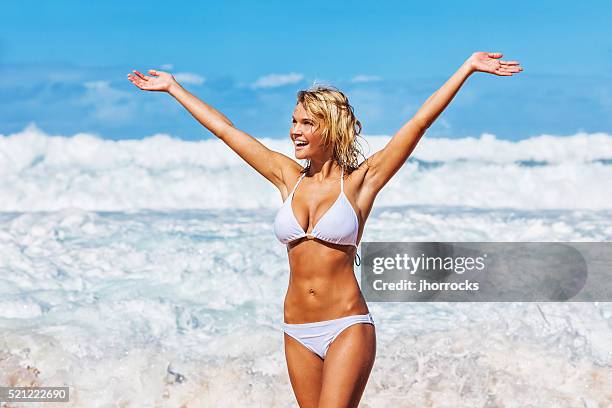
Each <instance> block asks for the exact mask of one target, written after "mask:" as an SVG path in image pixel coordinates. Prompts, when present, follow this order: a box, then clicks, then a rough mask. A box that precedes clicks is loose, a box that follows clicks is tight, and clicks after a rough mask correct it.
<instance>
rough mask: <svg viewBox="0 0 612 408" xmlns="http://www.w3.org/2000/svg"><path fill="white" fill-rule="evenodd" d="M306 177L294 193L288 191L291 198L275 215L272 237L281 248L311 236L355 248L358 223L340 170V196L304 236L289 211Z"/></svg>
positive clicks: (294, 188) (293, 215) (298, 182)
mask: <svg viewBox="0 0 612 408" xmlns="http://www.w3.org/2000/svg"><path fill="white" fill-rule="evenodd" d="M305 175H306V173H304V174H302V177H300V179H299V180H298V181H297V183H295V186H294V187H293V191H291V194H289V197H287V199H286V200H285V202H284V203H283V205H282V206H281V208H280V209H279V210H278V213H277V214H276V218H275V219H274V234H275V235H276V238H278V240H279V241H280V242H282V243H283V244H288V243H289V242H291V241H294V240H296V239H299V238H303V237H306V236H311V237H314V238H317V239H320V240H322V241H326V242H331V243H333V244H341V245H353V246H355V247H357V235H358V233H359V219H358V218H357V214H356V213H355V210H354V209H353V206H352V205H351V203H350V202H349V200H348V198H347V197H346V195H345V194H344V169H342V176H340V195H339V196H338V198H337V199H336V201H335V202H334V203H333V204H332V206H331V207H330V208H329V209H328V210H327V211H326V212H325V214H323V216H322V217H321V218H320V219H319V221H318V222H317V224H316V225H315V226H314V228H313V229H312V232H311V233H310V234H307V233H306V231H304V230H303V229H302V226H301V225H300V224H299V223H298V221H297V218H295V214H294V213H293V209H292V208H291V203H292V202H293V196H294V194H295V190H296V189H297V186H298V184H300V181H302V179H303V178H304V176H305Z"/></svg>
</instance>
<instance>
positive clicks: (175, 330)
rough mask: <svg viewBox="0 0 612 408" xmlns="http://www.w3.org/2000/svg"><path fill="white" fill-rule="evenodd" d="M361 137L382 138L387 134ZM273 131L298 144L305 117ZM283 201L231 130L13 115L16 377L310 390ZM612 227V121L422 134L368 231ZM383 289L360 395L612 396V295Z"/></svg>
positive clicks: (287, 147) (601, 236)
mask: <svg viewBox="0 0 612 408" xmlns="http://www.w3.org/2000/svg"><path fill="white" fill-rule="evenodd" d="M365 139H366V140H367V144H364V147H365V151H366V153H368V154H371V153H373V152H375V151H376V150H378V149H380V148H381V147H382V146H384V144H385V143H386V142H387V141H388V140H389V137H388V136H376V135H372V136H366V137H365ZM260 140H261V141H262V142H263V143H264V144H266V145H267V146H268V147H270V148H272V149H274V150H277V151H280V152H283V153H285V154H287V155H288V156H290V157H293V156H292V146H291V144H290V143H289V140H288V139H287V140H279V139H267V138H261V139H260ZM368 147H369V148H368ZM280 205H281V196H280V193H279V192H278V191H277V190H276V189H275V187H274V186H273V185H272V184H270V183H269V182H268V181H267V180H265V179H264V178H263V177H262V176H261V175H259V174H258V173H257V172H256V171H255V170H254V169H252V168H251V167H249V166H248V165H247V164H246V163H244V162H243V161H242V159H240V158H239V157H238V156H237V155H236V154H235V153H234V152H233V151H231V150H230V149H229V148H228V147H227V146H225V145H224V144H223V143H222V142H220V141H218V140H216V139H207V140H202V141H198V142H192V141H182V140H179V139H174V138H172V137H171V136H170V135H165V134H159V135H154V136H151V137H149V138H145V139H141V140H123V141H111V140H104V139H101V138H98V137H96V136H94V135H89V134H86V133H82V134H78V135H74V136H70V137H67V136H56V135H49V134H46V133H45V132H44V131H42V130H40V129H38V128H36V127H29V128H27V129H25V130H24V131H23V132H20V133H18V134H13V135H0V384H1V385H13V386H17V385H21V386H25V385H39V386H69V387H70V402H68V403H57V404H54V403H45V404H43V405H44V406H45V407H47V406H48V407H53V406H58V407H60V406H61V407H158V406H159V407H219V406H235V407H297V403H296V401H295V397H294V395H293V391H292V389H291V385H290V383H289V377H288V374H287V368H286V364H285V359H284V352H283V350H284V349H283V333H282V330H281V322H282V319H283V309H282V307H283V300H284V295H285V291H286V289H287V285H288V279H289V270H288V267H289V265H288V260H287V254H286V249H285V247H284V245H282V244H280V243H279V242H278V241H276V239H275V237H274V234H273V228H272V222H273V220H274V216H275V212H276V210H277V209H278V208H279V207H280ZM611 240H612V136H610V135H607V134H604V133H594V134H586V133H578V134H575V135H540V136H537V137H532V138H529V139H523V140H520V141H507V140H500V139H497V138H496V137H495V136H494V135H491V134H483V135H481V136H480V137H475V138H461V139H433V138H427V135H425V136H424V138H423V140H422V141H421V142H420V143H419V145H418V146H417V148H416V150H415V151H414V153H413V155H412V157H411V158H410V159H409V160H408V161H407V162H406V163H405V165H404V166H403V167H402V168H401V169H400V171H399V172H398V173H397V174H396V175H395V176H394V178H393V179H392V180H391V181H390V182H389V183H388V185H387V186H385V188H384V189H383V190H382V191H381V193H380V194H379V195H378V197H377V199H376V202H375V204H374V209H373V210H372V213H371V214H370V217H369V219H368V221H367V223H366V226H365V231H364V234H363V237H362V241H417V242H433V241H487V242H488V241H490V242H501V241H520V242H531V241H580V242H601V241H611ZM355 273H356V276H357V277H358V278H359V273H360V269H359V267H356V269H355ZM358 280H359V279H358ZM369 308H370V311H371V313H372V316H373V318H374V320H375V322H376V327H377V357H376V362H375V364H374V368H373V370H372V374H371V376H370V380H369V382H368V385H367V387H366V390H365V393H364V395H363V398H362V400H361V405H360V406H362V407H386V406H394V407H436V408H439V407H449V408H450V407H453V408H458V407H482V408H493V407H508V408H509V407H521V408H524V407H538V408H544V407H580V408H584V407H586V408H595V407H601V408H603V407H608V406H612V391H611V390H612V304H611V303H609V302H582V303H578V302H575V303H572V302H564V303H552V302H534V303H519V302H515V303H512V302H486V303H485V302H480V303H451V302H437V303H376V302H372V303H369ZM0 406H3V405H2V404H0ZM6 406H7V407H8V406H9V405H6ZM10 406H14V407H21V406H23V407H26V406H34V405H32V404H31V403H23V404H22V405H19V404H13V405H10ZM41 406H42V405H41Z"/></svg>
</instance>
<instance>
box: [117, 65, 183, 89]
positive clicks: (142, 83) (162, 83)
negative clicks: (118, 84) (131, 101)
mask: <svg viewBox="0 0 612 408" xmlns="http://www.w3.org/2000/svg"><path fill="white" fill-rule="evenodd" d="M133 72H134V73H133V74H128V75H127V78H128V80H129V81H130V82H131V83H133V84H134V85H136V86H137V87H138V88H140V89H142V90H143V91H162V92H168V90H169V89H170V87H171V86H172V85H174V84H176V83H177V82H176V80H175V79H174V77H173V76H172V74H169V73H167V72H163V71H156V70H154V69H150V70H149V74H150V75H151V76H146V75H143V74H142V73H140V72H138V71H133Z"/></svg>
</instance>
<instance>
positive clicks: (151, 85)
mask: <svg viewBox="0 0 612 408" xmlns="http://www.w3.org/2000/svg"><path fill="white" fill-rule="evenodd" d="M501 57H502V54H500V53H487V52H476V53H474V54H472V55H471V56H470V58H468V59H467V60H466V61H465V62H464V63H463V65H461V67H460V68H459V70H458V71H457V72H456V73H455V74H454V75H453V76H452V77H451V78H450V79H449V80H448V81H447V82H446V83H445V84H444V85H443V86H442V87H441V88H440V89H439V90H437V91H436V92H435V93H434V94H432V95H431V96H430V97H429V99H427V101H426V102H425V103H424V104H423V106H422V107H421V108H420V109H419V110H418V112H417V113H416V114H415V115H414V117H413V118H412V119H410V120H409V121H408V122H407V123H406V124H405V125H404V126H403V127H402V128H401V129H400V130H399V131H398V132H397V133H396V134H395V135H394V136H393V138H392V139H391V140H390V141H389V143H388V144H387V145H386V146H385V147H384V148H383V149H382V150H380V151H378V152H376V153H375V154H373V155H372V156H370V157H369V158H367V159H366V160H364V161H363V162H361V164H359V163H358V162H357V158H358V157H357V156H358V154H360V152H359V149H358V148H357V142H356V137H357V136H358V135H359V133H360V131H361V124H360V122H359V121H358V120H357V119H356V118H355V116H354V114H353V108H352V107H351V105H350V104H349V102H348V99H347V98H346V96H345V95H344V94H343V93H342V92H340V91H338V90H336V89H334V88H331V87H316V88H314V89H310V90H307V91H300V92H299V93H298V101H297V104H296V107H295V110H294V112H293V125H292V127H291V130H290V137H291V140H292V141H293V143H294V148H295V157H296V158H297V159H306V160H308V162H307V163H308V164H307V166H306V167H302V166H301V165H300V164H298V163H297V162H296V161H294V160H293V159H291V158H289V157H287V156H285V155H283V154H281V153H278V152H275V151H272V150H270V149H268V148H266V147H265V146H264V145H263V144H261V143H260V142H259V141H258V140H257V139H255V138H253V137H251V136H250V135H248V134H246V133H244V132H243V131H241V130H239V129H237V128H235V127H234V126H233V124H232V122H231V121H230V120H229V119H227V118H226V117H225V116H224V115H223V114H221V113H220V112H219V111H217V110H216V109H214V108H213V107H211V106H210V105H208V104H206V103H204V102H202V101H201V100H199V99H198V98H196V97H195V96H193V95H192V94H191V93H189V92H188V91H187V90H185V89H184V88H183V87H181V86H180V85H179V84H178V83H177V82H176V81H175V80H174V78H173V77H172V75H170V74H168V73H165V72H161V71H155V70H150V71H149V73H150V75H151V76H146V75H143V74H141V73H140V72H138V71H133V72H134V74H128V79H129V80H130V81H131V82H132V83H133V84H134V85H136V86H137V87H139V88H140V89H142V90H147V91H164V92H168V93H169V94H170V95H172V96H173V97H174V98H176V99H177V100H178V101H179V102H180V103H181V104H182V105H183V106H184V107H185V108H186V109H187V110H188V111H189V112H190V113H191V114H192V115H193V116H194V117H195V118H196V119H197V120H198V121H199V122H200V123H201V124H202V125H204V126H205V127H206V128H207V129H209V130H210V131H211V132H212V133H213V134H215V135H216V136H217V137H218V138H219V139H221V140H222V141H224V142H225V143H226V144H227V145H228V146H229V147H230V148H231V149H232V150H234V151H235V152H236V153H238V155H240V157H242V158H243V159H244V160H245V161H246V162H247V163H248V164H249V165H251V166H252V167H253V168H255V170H257V171H258V172H259V173H261V174H262V175H263V176H264V177H265V178H266V179H268V180H269V181H271V182H272V183H273V184H274V185H275V186H276V187H277V188H278V189H279V191H280V193H281V196H282V198H283V201H284V203H283V205H282V207H281V208H280V210H279V212H278V214H277V216H276V219H275V222H274V232H275V234H276V236H277V238H278V239H279V240H280V241H281V242H283V243H285V244H286V245H287V253H288V257H289V266H290V279H289V288H288V290H287V295H286V297H285V305H284V322H283V329H284V332H285V334H284V340H285V356H286V359H287V367H288V372H289V378H290V381H291V385H292V387H293V390H294V392H295V396H296V398H297V401H298V403H299V405H300V407H323V406H325V407H328V406H333V407H340V406H341V407H345V406H350V407H353V406H357V405H358V403H359V400H360V399H361V396H362V394H363V391H364V389H365V386H366V382H367V380H368V377H369V375H370V371H371V369H372V366H373V364H374V357H375V354H376V333H375V326H374V320H373V319H372V316H371V314H370V312H369V310H368V306H367V305H366V302H365V300H364V298H363V296H362V294H361V291H360V289H359V286H358V283H357V281H356V279H355V275H354V271H353V260H354V257H355V255H356V248H357V244H358V242H359V240H360V238H361V235H362V233H363V227H364V225H365V222H366V220H367V218H368V215H369V213H370V210H371V209H372V204H373V203H374V199H375V197H376V195H377V194H378V192H379V191H380V190H381V189H382V188H383V186H384V185H385V184H386V183H387V182H388V181H389V179H390V178H391V177H392V176H393V175H394V174H395V173H396V172H397V171H398V170H399V168H400V167H401V166H402V165H403V163H404V162H405V161H406V159H407V158H408V156H410V153H411V152H412V151H413V150H414V148H415V146H416V144H417V143H418V141H419V140H420V138H421V136H423V134H424V133H425V131H426V130H427V128H429V126H431V124H432V123H433V122H434V121H435V119H436V118H437V117H438V116H439V115H440V113H442V111H443V110H444V109H445V108H446V106H447V105H448V104H449V102H450V101H451V100H452V98H453V97H454V96H455V94H456V93H457V91H458V90H459V88H460V87H461V85H462V84H463V82H464V81H465V80H466V79H467V78H468V77H469V76H470V75H471V74H472V73H474V72H486V73H491V74H495V75H499V76H512V75H513V74H514V73H517V72H519V71H522V68H521V67H520V66H519V63H518V62H517V61H502V60H500V58H501Z"/></svg>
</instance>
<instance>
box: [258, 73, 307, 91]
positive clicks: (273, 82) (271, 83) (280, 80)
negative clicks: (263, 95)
mask: <svg viewBox="0 0 612 408" xmlns="http://www.w3.org/2000/svg"><path fill="white" fill-rule="evenodd" d="M302 79H304V75H302V74H297V73H295V72H291V73H289V74H270V75H265V76H262V77H260V78H258V79H257V81H255V82H254V83H253V84H251V88H253V89H257V88H276V87H279V86H284V85H289V84H295V83H297V82H300V81H301V80H302Z"/></svg>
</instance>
